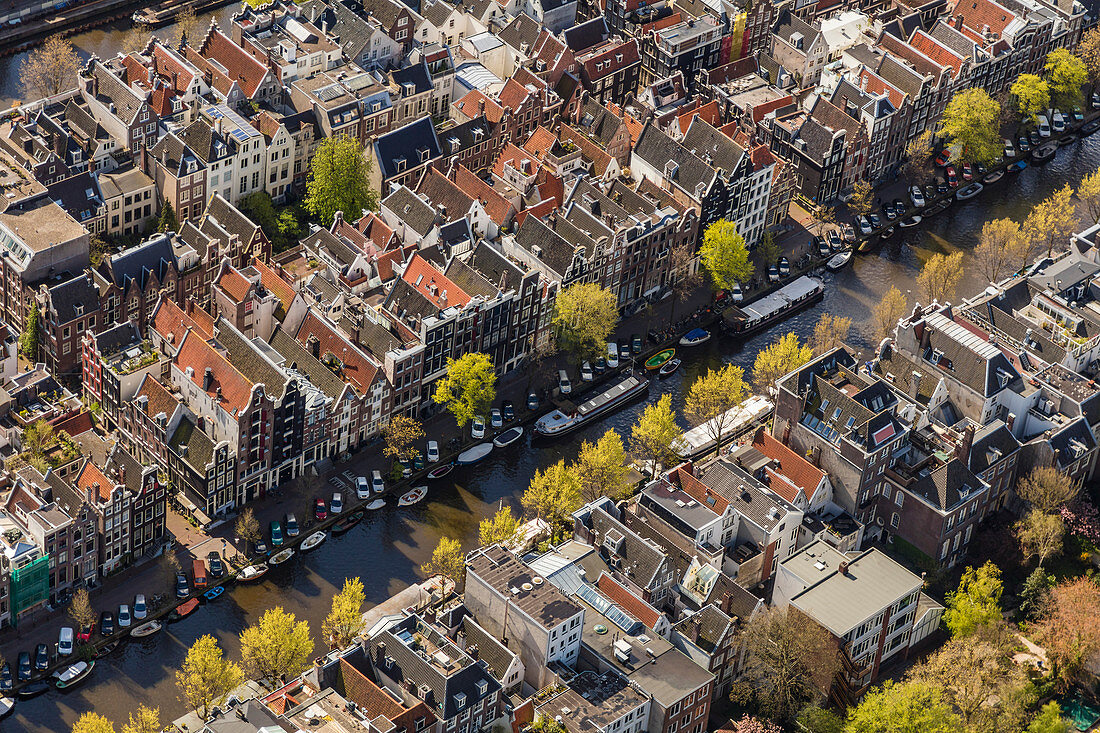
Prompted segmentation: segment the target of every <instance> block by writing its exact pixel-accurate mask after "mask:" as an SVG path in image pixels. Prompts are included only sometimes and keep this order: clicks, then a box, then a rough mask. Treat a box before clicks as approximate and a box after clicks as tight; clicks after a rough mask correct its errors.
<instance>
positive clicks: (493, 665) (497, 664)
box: [462, 616, 516, 682]
mask: <svg viewBox="0 0 1100 733" xmlns="http://www.w3.org/2000/svg"><path fill="white" fill-rule="evenodd" d="M462 631H463V633H465V634H466V642H467V644H468V645H469V646H476V647H477V658H478V659H480V660H482V661H484V662H485V664H487V665H489V671H490V672H492V673H493V676H494V677H496V678H497V681H498V682H503V681H504V679H505V677H506V676H507V674H508V668H509V667H510V666H512V662H513V661H515V659H516V654H515V652H513V651H512V650H511V649H509V648H508V647H506V646H505V645H504V644H503V643H501V641H500V640H498V639H497V638H496V637H495V636H493V635H492V634H490V633H489V632H488V631H486V630H485V629H483V628H481V626H479V625H478V623H477V621H475V620H474V618H473V617H472V616H464V617H463V618H462ZM469 646H468V647H467V649H468V648H469Z"/></svg>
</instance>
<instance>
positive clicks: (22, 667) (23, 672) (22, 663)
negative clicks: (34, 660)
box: [16, 652, 33, 682]
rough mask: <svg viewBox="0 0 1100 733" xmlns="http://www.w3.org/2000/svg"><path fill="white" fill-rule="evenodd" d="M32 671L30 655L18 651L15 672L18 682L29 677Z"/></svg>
mask: <svg viewBox="0 0 1100 733" xmlns="http://www.w3.org/2000/svg"><path fill="white" fill-rule="evenodd" d="M32 674H33V672H32V671H31V655H30V654H27V653H26V652H19V669H18V671H17V672H16V677H18V679H19V681H20V682H26V681H27V680H29V679H30V678H31V675H32Z"/></svg>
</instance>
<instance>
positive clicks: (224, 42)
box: [184, 22, 283, 110]
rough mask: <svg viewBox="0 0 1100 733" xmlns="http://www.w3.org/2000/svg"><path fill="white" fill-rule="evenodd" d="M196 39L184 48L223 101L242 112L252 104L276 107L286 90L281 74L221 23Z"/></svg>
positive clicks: (215, 24) (189, 59)
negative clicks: (253, 54) (234, 38)
mask: <svg viewBox="0 0 1100 733" xmlns="http://www.w3.org/2000/svg"><path fill="white" fill-rule="evenodd" d="M196 40H198V43H197V44H191V45H189V46H187V47H186V48H185V49H184V51H185V53H186V57H187V60H188V61H189V62H191V64H193V65H194V66H195V68H197V69H198V70H199V71H200V72H202V78H203V80H204V81H205V82H206V84H207V86H209V87H210V88H211V90H213V91H214V92H216V96H217V98H218V100H219V101H221V102H223V103H224V104H227V105H229V106H230V107H231V108H234V109H239V110H245V109H247V108H248V107H249V106H250V105H252V104H257V105H261V106H265V107H275V106H276V103H277V102H278V101H279V100H280V98H281V97H282V91H283V90H282V84H281V83H280V80H279V75H278V74H276V73H275V72H274V71H272V70H271V69H270V68H269V67H268V66H267V65H266V64H265V63H263V62H262V61H260V60H259V59H257V58H256V57H254V56H252V55H251V54H250V53H248V52H247V51H245V50H244V49H243V48H241V47H240V46H239V45H238V44H237V43H235V42H234V41H233V39H232V38H230V37H229V36H227V35H226V34H225V33H223V32H222V30H221V29H220V28H219V27H218V24H217V22H211V23H210V29H209V30H208V31H207V32H206V34H205V35H204V36H203V37H202V38H201V39H196Z"/></svg>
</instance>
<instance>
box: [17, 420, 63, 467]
mask: <svg viewBox="0 0 1100 733" xmlns="http://www.w3.org/2000/svg"><path fill="white" fill-rule="evenodd" d="M54 437H55V435H54V428H53V425H50V424H49V423H48V422H46V421H45V420H41V419H39V420H35V421H34V422H32V423H31V424H30V425H28V426H27V427H25V428H24V429H23V453H24V454H25V455H27V456H28V460H32V459H36V458H37V459H41V458H43V457H44V456H45V455H46V451H47V450H48V449H49V447H50V446H51V445H53V443H54Z"/></svg>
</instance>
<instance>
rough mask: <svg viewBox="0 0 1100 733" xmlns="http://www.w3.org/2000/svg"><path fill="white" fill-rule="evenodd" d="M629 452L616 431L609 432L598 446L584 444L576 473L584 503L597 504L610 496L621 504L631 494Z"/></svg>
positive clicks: (596, 443)
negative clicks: (600, 499) (627, 460)
mask: <svg viewBox="0 0 1100 733" xmlns="http://www.w3.org/2000/svg"><path fill="white" fill-rule="evenodd" d="M629 471H630V469H629V468H628V467H627V465H626V450H624V449H623V439H622V438H620V437H619V434H618V433H616V432H615V431H614V430H608V431H607V432H605V433H604V434H603V435H601V436H600V439H599V440H597V441H596V442H595V443H590V442H589V441H587V440H586V441H584V442H583V443H581V451H580V454H579V455H578V456H577V462H576V464H574V466H573V472H574V473H575V474H576V475H577V477H578V478H579V479H580V482H581V500H582V501H585V502H589V501H595V500H596V499H599V498H600V497H601V496H608V497H610V498H611V499H612V500H615V501H618V500H619V499H622V498H624V497H625V496H626V495H627V494H629V493H630V484H629V483H628V482H627V480H626V474H627V473H628V472H629Z"/></svg>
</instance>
